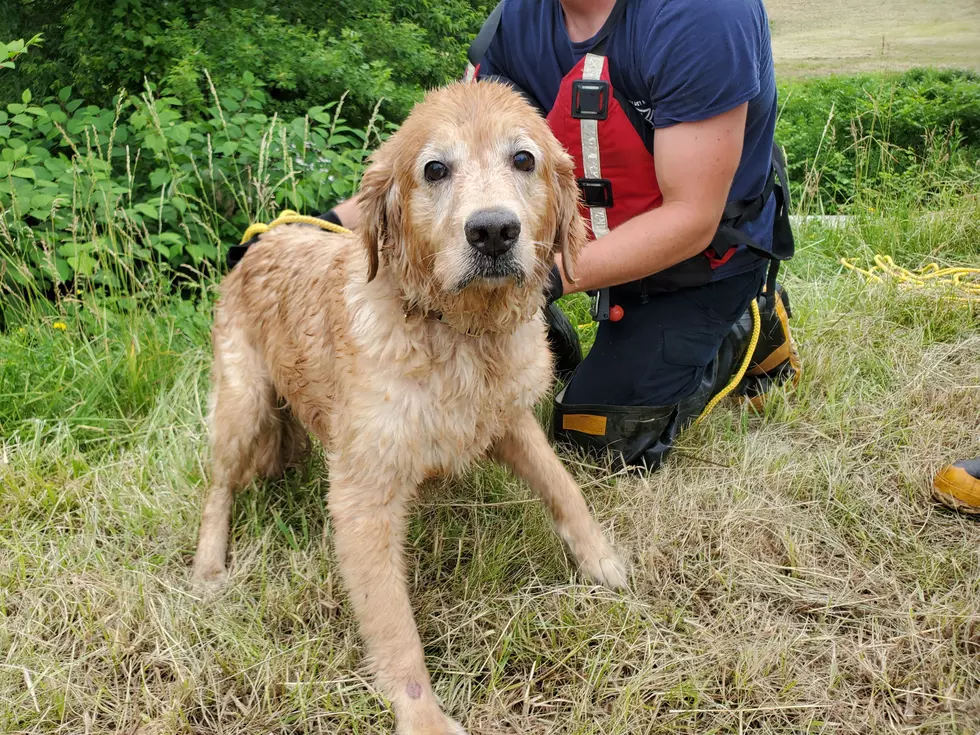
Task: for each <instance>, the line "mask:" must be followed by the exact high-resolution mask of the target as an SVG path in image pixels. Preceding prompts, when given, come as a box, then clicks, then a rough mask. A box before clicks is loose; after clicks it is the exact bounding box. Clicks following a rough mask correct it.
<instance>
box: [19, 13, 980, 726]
mask: <svg viewBox="0 0 980 735" xmlns="http://www.w3.org/2000/svg"><path fill="white" fill-rule="evenodd" d="M767 5H768V7H769V9H770V12H771V15H772V18H773V22H774V29H775V30H774V32H775V42H776V54H777V59H778V62H779V64H780V65H781V68H782V69H783V70H788V71H789V72H790V73H804V72H825V71H833V70H842V69H848V70H855V69H858V68H867V69H879V68H883V67H888V68H895V67H901V66H904V65H906V64H907V63H910V62H912V61H915V62H918V63H922V62H934V63H947V62H948V63H959V64H960V65H965V64H966V63H967V62H969V64H971V65H973V66H975V67H976V66H977V64H976V63H975V60H972V59H967V58H966V56H967V55H968V52H969V47H968V44H969V43H970V42H971V40H970V39H971V38H972V39H974V40H975V39H976V38H977V19H978V13H980V8H978V7H977V6H976V4H975V3H974V4H972V5H970V4H966V3H961V4H958V5H956V6H941V5H939V4H926V5H925V6H916V5H913V4H912V3H908V2H905V0H902V2H899V3H892V4H891V6H888V7H893V8H897V10H895V12H886V11H884V10H882V7H881V5H880V4H879V5H875V6H872V5H871V4H870V3H862V2H857V3H851V4H848V5H843V4H840V5H826V4H823V5H820V6H817V5H816V4H815V3H799V2H794V3H791V2H783V1H782V0H770V1H769V2H768V3H767ZM792 5H796V6H797V7H796V10H795V11H794V10H793V8H792V7H791V6H792ZM883 18H887V20H882V19H883ZM942 24H951V25H949V26H946V25H942ZM927 26H928V27H929V29H931V30H929V33H925V32H921V33H920V32H919V31H916V33H919V35H920V36H921V37H923V38H924V37H926V36H930V34H931V36H930V37H932V38H935V37H936V33H937V29H938V33H939V35H940V36H941V38H942V41H941V43H935V42H930V43H933V44H934V45H929V44H926V43H920V42H918V41H916V42H914V43H913V42H912V41H910V40H909V39H910V38H912V37H913V35H914V34H912V29H914V28H926V27H927ZM947 27H948V28H949V29H951V30H949V32H947V30H945V29H947ZM898 28H901V29H904V30H903V31H902V33H905V34H906V35H904V36H902V35H901V34H900V33H898V32H897V31H895V29H898ZM883 29H884V30H887V33H886V44H885V50H886V52H887V53H886V55H885V56H884V57H879V56H878V55H876V54H877V51H876V49H877V48H878V47H877V46H876V44H879V43H880V40H878V36H880V34H881V32H883ZM909 34H912V35H909ZM916 37H918V36H916ZM901 39H904V40H901ZM937 47H939V51H938V52H937V54H939V55H937V56H935V58H933V57H932V56H931V52H930V50H929V49H932V48H937ZM865 143H867V146H868V149H869V150H872V151H873V152H874V154H875V155H878V152H879V147H878V146H877V145H876V144H875V145H872V144H871V142H867V141H864V140H863V139H862V143H861V144H862V145H864V144H865ZM839 144H840V145H849V143H848V142H847V141H843V142H840V143H839ZM828 145H830V143H829V142H828ZM855 145H856V144H855ZM886 150H888V146H887V145H885V144H882V145H881V146H880V151H881V152H882V153H881V155H884V153H883V152H884V151H886ZM100 153H101V152H100ZM862 155H871V154H868V153H864V154H862ZM149 156H150V154H149V153H147V157H149ZM858 158H859V159H860V156H859V157H858ZM924 160H926V161H927V163H924V164H923V167H922V171H921V172H911V173H908V174H906V173H903V174H901V175H898V174H895V175H893V176H889V177H886V178H887V180H888V181H889V182H890V188H888V189H887V191H886V190H885V189H882V190H881V191H873V192H870V193H869V192H862V193H861V195H860V197H857V198H856V199H855V201H854V202H853V203H852V204H851V205H849V206H848V208H847V210H846V211H847V212H848V213H849V214H853V215H855V217H854V218H853V219H850V220H847V221H843V222H842V223H841V224H840V226H839V227H832V228H830V229H821V227H820V225H818V224H816V223H812V222H811V223H809V224H804V225H802V226H801V227H800V228H799V229H798V230H797V235H798V240H799V247H798V255H797V257H796V259H795V260H793V261H792V262H791V263H790V264H789V266H788V267H787V268H786V269H785V270H784V271H783V272H784V274H785V277H784V283H785V285H786V287H787V289H788V291H789V294H790V296H791V299H792V305H793V311H794V318H793V320H792V322H791V323H792V326H793V329H794V334H795V336H796V339H797V341H798V344H799V348H800V352H801V356H802V359H803V363H804V371H805V372H804V376H803V380H802V383H801V385H800V387H799V389H798V390H797V391H795V392H794V393H793V394H790V395H778V396H776V397H775V398H774V399H773V401H772V402H771V403H770V404H769V406H768V407H767V410H766V413H765V415H762V416H757V415H754V414H751V413H749V412H747V411H744V410H742V409H741V408H739V407H738V406H735V405H732V404H730V403H729V404H722V405H721V406H719V408H717V409H716V410H715V412H714V413H713V414H712V415H711V416H710V418H709V419H708V420H707V421H706V422H705V423H704V424H703V425H701V426H699V427H697V428H695V429H692V430H690V431H689V432H687V433H686V434H684V435H683V437H682V439H681V443H680V446H679V448H678V451H677V452H676V453H675V454H674V455H673V457H672V458H671V460H670V461H669V462H668V464H667V465H666V466H665V467H664V468H663V469H662V470H661V471H660V472H657V473H655V474H653V475H649V476H639V475H615V474H612V473H610V472H609V470H608V468H606V467H601V466H599V467H597V466H593V465H590V464H588V463H586V462H584V461H582V460H581V458H579V457H575V456H566V457H565V459H566V461H567V462H568V465H569V467H571V468H572V469H573V471H574V472H575V474H576V475H577V477H578V478H579V480H580V481H581V484H582V486H583V488H584V491H585V493H586V496H587V498H588V500H589V502H590V504H591V506H592V508H593V509H594V512H595V514H596V516H597V518H598V519H599V520H600V522H601V523H602V524H603V526H604V527H605V528H606V529H607V530H608V531H609V533H610V536H611V537H612V539H613V540H614V542H615V543H616V544H617V545H618V546H619V547H620V548H621V549H622V550H623V552H624V556H625V557H626V558H627V559H628V561H629V563H630V565H631V587H630V589H629V591H627V592H626V593H624V594H614V593H612V592H609V591H606V590H603V589H598V588H594V587H591V586H588V585H585V584H583V583H582V582H581V580H579V579H578V578H577V577H576V575H575V572H574V569H573V568H572V566H571V564H570V563H569V559H568V558H567V556H566V554H565V553H564V550H563V549H562V546H561V544H560V542H559V540H558V539H557V537H556V536H555V534H554V533H553V531H552V529H551V528H550V526H549V523H548V521H547V519H546V516H545V513H544V511H543V509H542V508H541V507H540V505H539V504H538V503H537V502H536V501H535V500H533V499H532V498H531V497H530V494H529V492H528V490H527V488H526V487H524V486H523V485H522V484H521V483H519V482H517V481H516V480H514V479H513V478H512V477H510V476H509V475H508V474H506V473H505V472H503V471H502V470H500V469H498V468H496V467H493V466H490V465H487V466H483V467H481V468H479V469H478V470H477V471H475V472H473V473H472V474H470V475H468V476H466V477H464V478H461V479H459V480H457V481H453V482H445V483H442V484H439V485H436V486H434V487H431V488H429V489H427V491H426V492H425V494H424V495H423V497H422V498H421V502H420V507H419V510H418V513H417V515H416V517H415V519H414V521H413V525H412V529H411V533H410V547H409V561H410V565H411V566H410V568H411V570H412V575H411V577H410V584H411V588H412V594H413V602H414V605H415V610H416V616H417V620H418V622H419V626H420V630H421V634H422V638H423V641H424V642H425V644H426V652H427V656H428V662H429V664H430V668H431V670H432V673H433V679H434V686H435V688H436V691H437V693H438V694H439V696H440V697H442V699H443V701H444V702H445V704H446V707H447V710H448V711H449V713H450V714H451V715H452V716H453V717H455V718H457V719H459V720H460V721H461V722H463V724H464V725H466V727H467V728H468V730H469V731H470V733H471V735H518V734H520V735H525V734H526V735H657V734H659V735H681V734H684V735H688V734H690V735H694V734H695V733H696V734H698V735H701V734H720V733H726V734H727V733H750V732H751V733H761V734H763V735H777V734H778V735H790V734H793V735H795V734H797V733H827V734H834V735H837V734H838V733H841V734H843V733H847V734H851V733H853V734H855V735H871V734H877V733H891V734H894V735H899V734H901V733H913V732H914V733H924V734H926V735H930V734H934V735H940V734H942V735H975V733H978V732H980V523H977V522H976V521H975V520H971V519H968V518H966V517H964V516H959V515H956V514H954V513H952V512H950V511H948V510H946V509H945V508H943V507H942V506H940V505H937V504H936V503H935V502H933V501H932V499H931V498H930V494H929V488H930V481H931V478H932V476H933V474H934V473H935V472H936V470H938V469H939V468H940V467H941V466H942V465H943V464H944V463H946V462H949V461H951V460H953V459H957V458H961V457H970V456H975V455H976V454H977V453H980V424H978V416H980V330H978V324H980V304H977V303H973V304H968V303H964V302H960V301H957V300H955V299H954V298H952V297H951V296H952V295H951V294H939V293H933V292H908V291H904V290H899V289H896V288H894V287H892V286H888V285H868V284H866V283H865V282H864V281H863V280H862V279H861V277H860V276H857V275H856V274H854V273H851V272H849V271H846V270H844V269H843V268H842V267H841V265H840V263H839V258H840V257H842V256H851V257H854V258H856V259H857V261H858V262H859V263H860V264H865V265H866V264H868V263H870V262H871V260H872V257H873V255H874V254H875V253H881V254H888V255H892V256H894V257H895V259H896V260H897V261H898V262H899V263H900V264H902V265H905V266H909V267H916V266H919V265H921V264H923V263H925V262H929V261H936V262H939V263H941V264H950V265H952V264H961V265H972V266H976V265H978V264H980V224H978V223H980V198H978V197H977V196H976V192H975V191H973V192H970V191H967V189H968V188H969V186H970V185H971V184H970V182H971V181H972V182H974V183H975V182H976V179H975V177H974V178H973V179H970V178H969V177H967V178H966V179H964V178H962V177H959V178H956V179H955V181H947V180H946V179H945V178H943V177H944V176H947V175H948V164H949V160H950V159H949V155H948V148H947V147H946V146H945V143H944V142H942V141H940V143H938V144H936V145H934V147H933V151H932V154H931V155H929V156H927V157H926V158H925V159H924ZM818 174H819V171H815V174H814V176H812V177H808V181H809V180H810V178H812V180H813V182H814V183H813V185H814V186H817V185H818V183H819V181H820V176H819V175H818ZM964 181H965V182H966V183H964ZM944 182H945V183H944ZM119 188H120V190H123V189H124V188H125V187H124V186H121V185H120V187H119ZM926 189H929V190H930V191H931V192H932V195H931V196H930V198H928V199H927V198H926V197H925V196H924V195H923V192H924V191H926ZM937 191H938V192H940V194H941V195H938V194H936V192H937ZM120 196H124V195H120ZM247 196H249V195H248V194H242V198H243V199H244V198H246V197H247ZM923 201H929V202H930V205H929V208H930V209H933V208H944V210H945V211H943V212H942V214H941V215H940V216H927V217H924V216H922V215H923V214H924V212H923V208H924V207H923V205H922V202H923ZM937 202H938V205H937V204H936V203H937ZM120 206H121V205H120ZM107 209H112V207H107ZM0 214H9V213H0ZM117 214H118V212H117ZM930 214H932V215H934V214H935V212H930ZM101 215H102V210H96V209H92V210H91V211H83V212H81V215H80V217H79V219H78V221H75V222H73V227H74V228H75V229H73V230H72V231H71V233H70V234H71V237H69V238H68V244H70V245H78V244H79V243H80V242H82V241H83V240H87V239H89V238H91V237H94V236H93V235H91V234H90V233H92V232H100V233H101V232H103V230H101V229H100V227H101V224H102V220H101V219H99V218H100V217H101ZM116 224H117V225H119V223H116ZM9 225H10V223H9V222H8V220H7V219H6V218H5V217H4V216H0V248H3V247H6V248H7V249H8V251H9V252H13V253H18V252H23V251H18V250H17V248H16V247H15V248H13V249H12V250H11V249H10V248H9V242H11V241H12V240H13V239H14V238H13V236H12V235H11V231H10V230H8V229H7V228H8V227H9ZM105 230H108V231H109V232H111V233H112V235H113V236H114V237H119V238H122V239H125V237H132V235H131V234H129V233H130V232H131V231H130V230H127V229H126V228H125V227H122V226H117V227H115V229H113V228H105ZM45 236H46V234H45V232H44V231H42V230H40V229H39V230H38V237H39V238H42V239H40V240H38V241H37V243H38V247H40V248H41V250H42V251H43V252H45V253H46V252H47V251H45V250H44V248H46V247H48V243H47V242H45V241H44V240H43V238H44V237H45ZM72 238H74V239H72ZM76 241H77V242H76ZM31 242H34V240H31ZM132 245H133V243H130V242H128V241H127V242H124V243H123V246H121V247H119V248H118V249H117V250H116V251H111V250H104V251H102V252H101V254H100V253H95V254H94V255H93V257H100V258H103V261H104V262H103V265H107V266H108V268H107V270H108V271H109V273H110V274H112V275H115V276H117V277H118V278H119V279H120V280H121V281H122V282H124V283H125V284H128V286H129V289H126V288H123V289H108V290H109V291H110V293H109V297H108V298H106V294H105V293H104V291H103V289H101V288H100V287H99V286H98V285H97V284H94V283H92V281H90V280H84V279H83V280H82V281H81V282H80V287H79V288H77V289H73V290H72V291H71V292H69V293H67V294H65V295H64V296H63V297H62V298H60V299H59V300H57V301H56V302H55V303H51V302H50V301H48V300H47V299H45V298H43V297H40V296H37V297H35V298H32V299H28V300H27V301H25V300H24V299H23V298H22V297H21V296H14V295H12V294H11V293H10V292H7V291H2V290H0V317H2V318H0V733H4V734H6V733H11V734H15V733H16V734H25V735H26V734H28V733H30V734H31V735H35V734H36V735H41V734H42V733H43V734H45V735H47V734H48V733H56V734H58V735H219V734H220V735H238V734H242V735H244V734H246V733H248V734H250V735H251V734H253V733H261V734H262V735H266V734H268V735H272V734H275V735H287V734H289V735H298V734H302V735H313V734H323V735H381V734H382V733H390V732H391V727H392V718H391V716H390V714H389V713H388V710H387V709H386V707H385V706H384V703H383V702H381V701H380V700H379V698H378V697H377V695H376V693H375V692H373V691H372V689H371V686H370V681H369V680H368V678H367V677H366V675H365V670H364V668H363V665H362V661H361V648H360V643H359V640H358V636H357V629H356V626H355V624H354V620H353V618H352V616H351V613H350V610H349V607H348V605H347V604H346V599H345V592H344V589H343V586H342V584H341V583H340V580H339V577H338V575H337V571H336V565H335V563H334V558H333V550H332V546H331V529H330V524H329V522H328V521H327V513H326V503H325V496H326V492H327V476H326V472H325V471H324V468H323V466H322V463H321V461H320V458H319V456H316V457H314V458H313V460H311V462H310V463H309V465H308V466H307V467H306V468H305V470H304V471H303V472H300V473H296V474H293V475H290V476H288V477H287V478H286V479H285V480H283V481H280V482H274V483H264V484H256V485H253V486H251V487H249V488H247V489H246V490H244V491H243V492H242V493H241V494H240V495H239V496H238V498H237V502H236V506H235V511H234V519H233V524H234V526H233V534H232V563H231V571H232V574H231V579H230V584H229V587H228V588H227V589H226V591H225V592H224V593H223V594H222V595H221V596H220V597H218V598H217V599H214V600H211V601H205V600H202V599H199V598H198V597H196V596H195V595H194V594H193V592H192V591H191V589H190V586H189V571H190V570H189V567H188V565H189V562H190V559H191V555H192V553H193V550H194V544H195V540H196V539H195V537H196V532H197V523H198V519H199V513H200V504H201V500H202V494H203V492H204V486H205V482H206V474H207V460H208V457H207V446H206V435H205V422H204V414H205V411H206V406H207V388H208V372H209V369H210V346H209V329H210V303H211V300H210V296H212V295H213V293H214V290H215V283H213V282H212V281H210V280H207V279H206V278H202V279H200V280H198V281H192V282H191V283H190V284H189V285H188V288H189V293H185V294H184V296H185V297H186V296H202V295H203V296H205V298H196V299H186V298H185V299H184V300H177V299H175V298H174V297H173V295H172V293H171V288H170V286H171V284H170V283H169V281H167V280H165V279H164V278H157V277H156V276H159V275H160V274H154V273H149V274H148V275H146V277H144V278H142V279H136V278H134V276H133V271H132V269H131V266H130V264H128V262H127V261H125V258H124V256H125V254H126V252H131V251H132ZM120 253H122V255H120ZM98 273H99V274H100V275H104V274H105V273H106V271H99V272H98ZM164 275H165V276H171V275H173V274H172V273H165V274H164ZM194 288H200V289H201V290H202V292H203V293H194V291H193V289H194ZM567 306H568V307H569V310H570V311H572V312H573V313H578V314H581V313H582V307H583V304H582V302H581V301H575V300H572V301H571V302H570V303H568V304H567ZM584 333H585V334H586V335H587V334H588V333H589V330H588V329H586V330H584ZM546 413H547V411H546V410H545V414H546Z"/></svg>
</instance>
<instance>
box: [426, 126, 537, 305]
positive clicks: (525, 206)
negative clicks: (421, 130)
mask: <svg viewBox="0 0 980 735" xmlns="http://www.w3.org/2000/svg"><path fill="white" fill-rule="evenodd" d="M500 132H501V133H502V134H501V135H498V136H497V137H496V138H495V139H494V140H492V141H489V145H486V144H483V145H481V146H476V145H474V144H473V143H474V141H471V140H467V139H466V137H465V136H462V135H459V134H458V131H452V130H445V131H436V132H435V134H434V135H433V137H432V140H430V142H429V143H428V144H427V145H425V146H424V147H423V149H422V150H421V152H420V153H419V155H418V156H417V158H416V161H415V166H414V174H415V179H416V186H415V189H414V191H413V192H412V194H411V199H410V201H409V202H408V210H409V216H410V218H411V220H412V221H413V222H415V223H417V224H418V226H419V227H421V228H424V230H425V231H426V232H427V233H428V235H429V238H428V239H429V240H430V242H432V243H439V244H440V245H439V247H438V248H437V249H436V250H435V251H434V252H433V253H432V254H431V257H432V259H433V261H432V269H431V272H432V275H433V277H434V278H435V280H436V282H437V283H438V286H439V288H441V289H443V290H445V291H449V292H457V291H460V290H462V289H463V288H466V287H468V286H470V285H471V284H472V285H474V286H483V287H494V286H501V285H505V284H506V283H507V282H508V281H510V282H513V283H516V284H517V285H523V284H524V283H526V281H527V280H528V278H529V277H530V276H531V274H532V273H534V271H535V269H536V267H537V261H538V260H539V258H540V257H541V253H540V252H539V251H538V249H537V247H536V245H537V243H536V241H535V233H539V230H540V229H541V221H540V220H541V215H542V213H543V212H544V211H545V208H546V205H547V202H548V188H549V182H547V181H546V180H545V179H544V178H543V175H542V169H543V167H542V166H541V165H539V163H538V162H539V161H540V159H541V157H542V151H541V148H540V146H538V145H537V144H536V143H535V142H534V141H533V140H532V139H531V138H530V136H529V135H528V134H527V132H526V131H524V130H520V129H516V130H512V131H508V130H501V131H500ZM440 141H454V142H452V143H449V144H447V143H443V142H440ZM518 156H519V157H518ZM515 157H518V159H517V162H520V163H521V164H522V165H524V167H525V168H527V165H526V164H527V161H528V160H529V158H528V157H530V160H532V161H533V167H532V168H531V170H529V171H528V170H522V169H520V168H518V165H517V162H515ZM433 164H435V165H437V166H444V167H445V170H446V171H447V173H446V174H445V176H444V177H443V178H441V179H439V180H435V181H430V180H428V179H427V178H426V168H427V166H432V165H433ZM487 209H493V210H495V211H496V212H499V213H500V215H501V216H508V215H510V216H513V217H515V218H516V221H517V222H518V223H519V224H520V235H519V236H518V238H517V242H516V244H515V245H513V246H512V247H511V248H510V249H509V250H508V251H507V252H506V253H504V254H502V255H499V256H497V257H495V258H494V257H491V256H488V255H485V254H483V253H481V252H480V251H479V250H477V249H476V248H475V247H474V246H473V245H472V244H471V243H470V242H469V240H468V239H467V237H466V232H465V227H466V223H467V221H469V220H470V218H471V217H473V216H474V215H476V214H479V213H480V212H482V211H485V210H487ZM548 247H549V249H550V248H551V245H550V244H549V246H548Z"/></svg>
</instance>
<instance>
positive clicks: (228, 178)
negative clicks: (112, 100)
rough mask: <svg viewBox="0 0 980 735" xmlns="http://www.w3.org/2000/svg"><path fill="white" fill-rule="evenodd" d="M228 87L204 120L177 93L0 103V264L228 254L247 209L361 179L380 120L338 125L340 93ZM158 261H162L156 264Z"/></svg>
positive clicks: (27, 277) (40, 281)
mask: <svg viewBox="0 0 980 735" xmlns="http://www.w3.org/2000/svg"><path fill="white" fill-rule="evenodd" d="M243 81H244V82H246V83H248V84H250V85H251V86H248V87H245V88H244V89H239V88H234V87H231V88H227V89H225V90H224V92H223V94H222V97H221V105H220V106H219V105H218V104H217V102H216V101H215V102H213V104H212V105H211V106H210V107H208V108H207V111H206V114H205V115H204V117H203V119H200V120H193V119H188V118H187V117H186V116H185V114H184V110H183V108H182V105H181V102H180V100H178V99H176V98H172V97H155V96H154V95H153V94H152V90H148V91H147V92H146V93H144V94H143V95H142V96H140V97H131V96H130V97H119V98H117V100H116V104H115V106H114V107H113V108H101V107H96V106H93V105H83V104H82V103H81V102H80V101H79V100H73V99H72V94H71V89H70V88H65V89H63V90H61V92H60V94H59V95H58V97H57V98H55V99H48V100H45V101H44V102H43V103H40V104H36V103H34V101H33V100H32V97H31V94H30V92H24V93H23V97H22V100H21V101H20V102H18V103H11V104H9V105H7V107H6V111H0V143H2V144H3V148H2V151H0V257H2V261H0V267H2V273H3V282H4V283H5V284H6V285H7V286H8V287H20V288H24V287H28V288H33V289H38V290H40V291H44V290H48V289H50V288H51V287H52V286H61V285H65V284H69V285H70V284H71V283H72V282H73V281H75V280H76V279H78V278H79V277H81V278H85V279H89V280H91V281H93V282H95V283H104V284H107V285H112V284H117V283H118V282H119V281H120V280H121V279H136V280H139V279H140V277H141V274H142V273H143V272H144V271H145V266H146V265H148V264H151V263H152V264H155V265H157V266H165V269H164V270H165V271H166V272H179V271H181V270H188V269H189V270H197V269H201V268H207V267H208V266H209V264H213V263H215V262H218V261H219V260H223V258H220V257H219V256H221V255H222V253H223V250H225V249H227V247H228V246H230V245H232V244H234V243H235V242H237V241H238V239H239V238H240V236H241V233H242V232H243V231H244V229H245V228H246V227H247V226H248V224H250V223H251V222H253V221H257V220H258V221H266V220H268V219H270V218H272V217H273V216H274V215H275V214H276V213H278V212H279V211H280V210H281V209H283V208H290V209H299V210H304V211H311V210H312V211H317V210H319V209H321V208H323V207H324V206H325V205H328V204H331V203H333V202H334V201H336V200H338V199H339V198H345V197H347V196H350V195H351V193H353V192H354V191H355V189H356V186H357V182H358V178H359V175H360V171H361V168H362V165H363V162H364V159H365V157H366V155H367V154H368V152H369V151H370V150H371V149H372V148H373V147H374V146H376V145H377V143H378V142H379V141H380V140H382V139H383V138H384V137H386V135H387V134H388V132H387V125H386V124H385V123H384V121H383V120H381V119H380V118H379V117H375V118H374V119H373V120H372V121H371V124H370V125H369V126H368V127H367V128H366V129H364V130H360V129H356V128H353V127H351V126H349V125H347V124H346V123H345V121H344V118H343V114H342V113H343V106H342V104H341V103H336V102H335V103H330V104H327V105H322V106H317V107H313V108H311V109H310V110H309V111H308V112H307V114H306V115H303V116H301V117H295V118H293V119H291V120H283V119H281V118H278V117H276V116H274V115H270V114H269V113H268V112H267V111H266V110H267V108H268V106H269V99H268V95H267V94H266V93H265V92H264V91H263V89H262V86H261V84H260V83H259V82H258V80H255V79H253V78H251V77H250V75H248V74H245V75H243ZM158 271H159V268H158V269H157V271H156V272H158Z"/></svg>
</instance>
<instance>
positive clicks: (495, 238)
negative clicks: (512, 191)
mask: <svg viewBox="0 0 980 735" xmlns="http://www.w3.org/2000/svg"><path fill="white" fill-rule="evenodd" d="M463 229H464V230H465V231H466V239H467V240H468V241H469V243H470V245H472V246H473V247H475V248H476V249H477V250H478V251H479V252H481V253H483V254H484V255H489V256H490V257H491V258H496V257H498V256H500V255H503V254H504V253H506V252H507V251H508V250H510V249H511V248H512V247H514V243H516V242H517V238H518V237H519V236H520V234H521V221H520V220H519V219H517V215H516V214H514V213H513V212H511V211H509V210H507V209H501V208H499V207H497V208H494V209H481V210H479V211H477V212H474V213H473V214H471V215H470V218H469V219H468V220H466V226H465V227H464V228H463Z"/></svg>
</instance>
